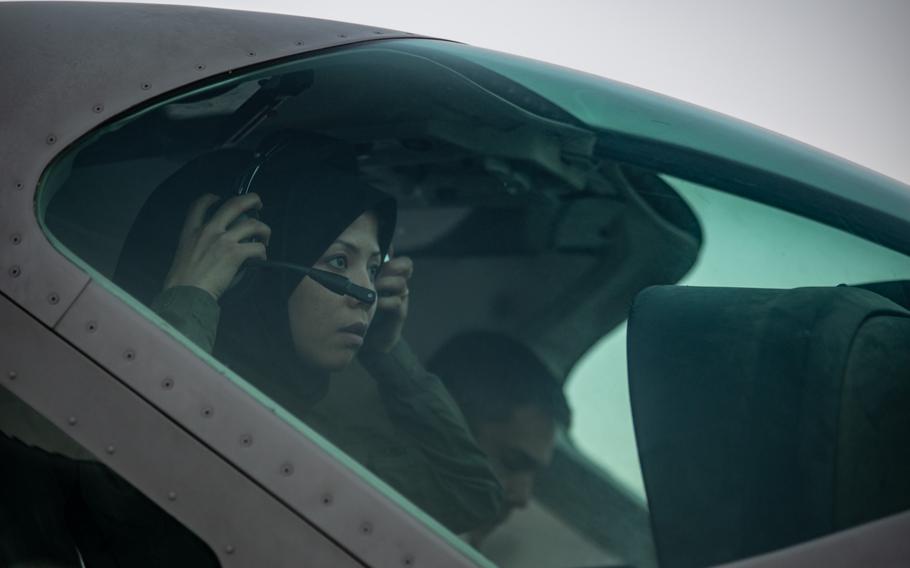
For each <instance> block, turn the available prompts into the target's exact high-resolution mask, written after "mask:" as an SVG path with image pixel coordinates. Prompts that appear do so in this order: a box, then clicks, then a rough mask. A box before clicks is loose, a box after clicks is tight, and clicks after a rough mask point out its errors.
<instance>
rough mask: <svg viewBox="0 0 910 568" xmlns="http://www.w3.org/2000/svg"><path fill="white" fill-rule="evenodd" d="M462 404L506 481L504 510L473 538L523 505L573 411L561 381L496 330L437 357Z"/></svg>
mask: <svg viewBox="0 0 910 568" xmlns="http://www.w3.org/2000/svg"><path fill="white" fill-rule="evenodd" d="M428 367H429V369H430V371H432V372H433V373H435V374H437V375H439V377H440V378H441V379H442V380H443V382H444V383H445V385H446V388H447V389H448V390H449V392H450V393H451V394H452V397H453V398H454V399H455V401H456V402H457V403H458V405H459V407H460V408H461V411H462V413H463V414H464V416H465V418H466V419H467V421H468V425H469V426H470V428H471V432H472V433H473V434H474V438H475V439H476V440H477V444H478V446H480V449H482V450H483V451H484V452H485V453H486V454H487V457H488V458H489V459H490V463H491V464H492V466H493V469H494V470H495V472H496V475H497V477H498V478H499V481H500V483H502V486H503V490H504V492H505V508H504V510H503V514H502V515H501V517H500V518H499V519H497V520H496V521H495V522H493V523H490V524H489V525H488V526H484V527H478V528H477V529H476V530H475V531H473V532H472V533H471V535H470V538H471V542H472V544H475V545H477V544H479V542H480V541H481V540H482V539H483V538H484V537H485V536H486V535H487V534H489V533H490V532H491V531H492V530H493V528H495V527H496V526H497V525H499V524H500V523H502V522H503V521H505V519H506V517H508V515H509V513H510V512H511V510H512V509H515V508H520V507H524V506H525V505H526V504H527V502H528V500H529V499H530V496H531V489H532V487H533V485H534V477H535V475H536V473H537V471H538V470H540V469H541V468H542V467H545V466H546V465H548V464H549V463H550V460H551V458H552V454H553V447H554V444H555V436H556V429H557V426H563V427H565V428H568V426H569V423H570V420H571V413H570V411H569V406H568V404H567V403H566V399H565V395H564V394H563V392H562V385H561V384H560V383H559V381H557V380H556V378H555V377H554V376H553V374H552V373H551V372H550V371H549V370H548V369H547V368H546V366H545V365H544V364H543V363H542V362H541V361H540V359H538V358H537V356H536V355H535V354H534V353H533V352H532V351H531V350H530V349H529V348H528V347H527V346H525V345H524V344H523V343H521V342H519V341H517V340H516V339H513V338H511V337H509V336H507V335H504V334H501V333H493V332H470V333H465V334H462V335H459V336H456V337H455V338H453V339H452V340H450V341H449V342H448V343H446V344H445V345H444V346H443V347H442V348H441V349H440V350H439V351H437V353H436V354H435V355H434V356H433V358H432V359H431V360H430V363H429V365H428Z"/></svg>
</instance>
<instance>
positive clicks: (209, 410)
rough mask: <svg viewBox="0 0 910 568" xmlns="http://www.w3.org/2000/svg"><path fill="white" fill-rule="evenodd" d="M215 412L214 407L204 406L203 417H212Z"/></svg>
mask: <svg viewBox="0 0 910 568" xmlns="http://www.w3.org/2000/svg"><path fill="white" fill-rule="evenodd" d="M214 414H215V409H214V408H212V407H211V406H203V407H202V417H203V418H211V417H212V416H213V415H214Z"/></svg>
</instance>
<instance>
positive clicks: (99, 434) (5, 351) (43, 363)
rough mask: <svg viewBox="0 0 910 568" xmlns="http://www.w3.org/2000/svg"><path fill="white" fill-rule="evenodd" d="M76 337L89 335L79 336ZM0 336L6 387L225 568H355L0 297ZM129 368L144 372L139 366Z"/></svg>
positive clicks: (176, 391)
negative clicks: (191, 534) (199, 542)
mask: <svg viewBox="0 0 910 568" xmlns="http://www.w3.org/2000/svg"><path fill="white" fill-rule="evenodd" d="M96 331H97V332H98V333H100V332H101V331H102V327H101V326H100V325H99V327H98V328H97V330H96ZM83 333H84V334H92V333H95V331H89V329H88V328H86V329H84V330H83ZM0 334H2V337H3V341H2V342H0V361H2V362H3V363H2V364H3V373H2V379H0V381H2V384H3V386H4V387H5V388H7V389H9V390H10V391H11V392H12V393H13V394H15V395H16V396H18V397H20V398H22V399H23V400H26V401H28V402H29V404H31V405H32V406H33V407H34V408H35V410H37V411H39V412H40V413H41V414H43V415H44V416H46V417H48V418H49V419H50V420H51V421H52V422H54V423H55V424H56V425H57V426H58V427H59V428H60V429H62V430H63V431H65V432H66V433H67V434H68V435H70V436H72V437H73V438H75V439H76V440H77V441H79V442H80V443H81V444H82V445H84V446H85V447H86V448H87V449H88V450H89V451H91V452H92V453H93V454H94V455H96V456H98V458H99V459H100V460H101V461H102V462H104V463H105V464H107V465H108V466H110V467H111V468H112V469H114V470H115V471H117V472H119V473H120V474H122V475H123V476H124V477H125V478H127V479H130V480H131V481H133V482H134V484H135V485H136V486H137V487H138V488H139V489H140V490H141V491H142V492H143V493H145V494H146V495H148V496H149V497H150V498H151V499H152V500H153V501H155V502H156V503H157V504H158V505H159V506H160V507H161V508H163V509H164V510H165V511H167V512H169V513H170V514H172V515H174V516H175V517H176V518H178V519H180V520H181V522H183V523H184V524H185V525H186V526H187V527H188V528H189V529H191V530H192V531H193V532H194V533H196V534H197V535H198V536H199V537H201V538H202V539H203V540H205V541H206V542H207V543H208V544H209V546H211V548H212V550H213V551H214V552H215V554H217V555H218V558H219V561H220V562H221V565H222V566H225V567H227V566H300V565H301V559H306V565H307V566H321V567H325V568H334V567H336V566H337V567H355V566H358V565H359V563H358V562H356V561H355V560H354V559H353V558H351V557H350V556H349V555H348V554H347V553H346V552H344V551H343V550H342V549H340V548H338V547H337V546H335V545H334V544H333V543H331V542H329V541H327V539H326V537H325V536H324V535H322V534H320V533H319V531H317V530H316V529H314V528H313V527H311V526H308V525H307V524H306V523H304V522H302V521H301V520H300V518H299V517H298V516H296V515H295V514H294V513H293V512H292V511H291V510H290V509H288V508H287V507H286V506H284V505H283V504H282V503H280V502H279V501H277V500H275V498H274V497H273V496H272V495H269V494H268V493H267V492H266V491H265V490H263V488H262V487H260V486H258V485H256V484H255V483H254V482H252V481H251V480H250V479H249V478H248V477H246V476H244V475H243V474H242V473H240V472H239V471H237V469H236V468H235V467H233V466H231V465H230V464H229V463H227V462H226V461H225V460H223V459H222V458H220V457H219V456H218V455H216V454H215V453H213V452H212V451H210V450H209V449H208V448H206V447H205V446H204V445H203V444H202V443H200V441H199V440H198V439H196V438H194V437H193V436H191V435H190V434H188V433H187V432H186V431H184V430H183V429H182V428H180V427H179V426H178V425H176V424H175V423H174V422H173V421H171V420H169V419H168V418H167V417H165V416H163V415H162V414H161V413H160V412H158V411H156V410H155V409H154V408H153V407H152V406H150V405H149V404H148V403H147V402H146V401H145V400H143V398H142V397H140V396H138V395H137V394H136V393H135V392H132V391H131V390H130V389H129V388H127V387H125V386H124V385H123V384H122V383H120V382H119V381H117V380H116V379H115V378H113V377H111V375H110V374H109V373H107V372H106V371H105V370H104V369H102V368H100V367H99V366H98V365H97V364H95V363H93V362H92V361H90V360H88V359H87V358H86V357H85V356H84V355H83V354H82V353H80V352H79V351H78V350H77V349H75V348H73V346H71V345H69V344H67V343H66V341H64V340H63V339H61V338H60V337H59V336H57V335H56V334H55V333H54V332H53V331H52V330H50V329H48V328H47V327H45V326H43V325H41V323H40V322H38V321H36V320H35V319H34V318H32V317H30V316H29V315H28V314H27V313H25V312H24V311H22V309H21V308H19V307H17V306H16V305H15V304H13V303H12V302H11V301H10V300H8V299H7V298H5V297H2V296H0ZM135 363H136V364H141V363H140V361H139V360H138V359H137V360H135ZM182 386H183V385H181V384H179V383H178V384H174V386H173V387H172V388H171V389H169V390H168V391H166V392H167V393H168V394H170V395H171V396H173V397H175V398H176V397H179V396H181V395H182V393H183V388H182ZM213 418H214V417H213ZM215 480H217V481H215ZM240 513H242V514H240ZM251 519H256V520H261V521H262V522H251V521H250V520H251Z"/></svg>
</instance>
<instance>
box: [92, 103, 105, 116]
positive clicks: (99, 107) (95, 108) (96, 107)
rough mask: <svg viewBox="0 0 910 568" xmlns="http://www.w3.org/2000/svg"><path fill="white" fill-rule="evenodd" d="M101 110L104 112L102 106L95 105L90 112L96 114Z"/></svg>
mask: <svg viewBox="0 0 910 568" xmlns="http://www.w3.org/2000/svg"><path fill="white" fill-rule="evenodd" d="M103 110H104V105H102V104H97V105H95V106H93V107H92V112H94V113H95V114H97V113H99V112H101V111H103Z"/></svg>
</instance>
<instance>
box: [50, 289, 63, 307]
mask: <svg viewBox="0 0 910 568" xmlns="http://www.w3.org/2000/svg"><path fill="white" fill-rule="evenodd" d="M47 301H48V303H49V304H51V305H52V306H55V305H57V303H58V302H60V296H58V295H57V294H56V292H51V293H50V294H48V295H47Z"/></svg>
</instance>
